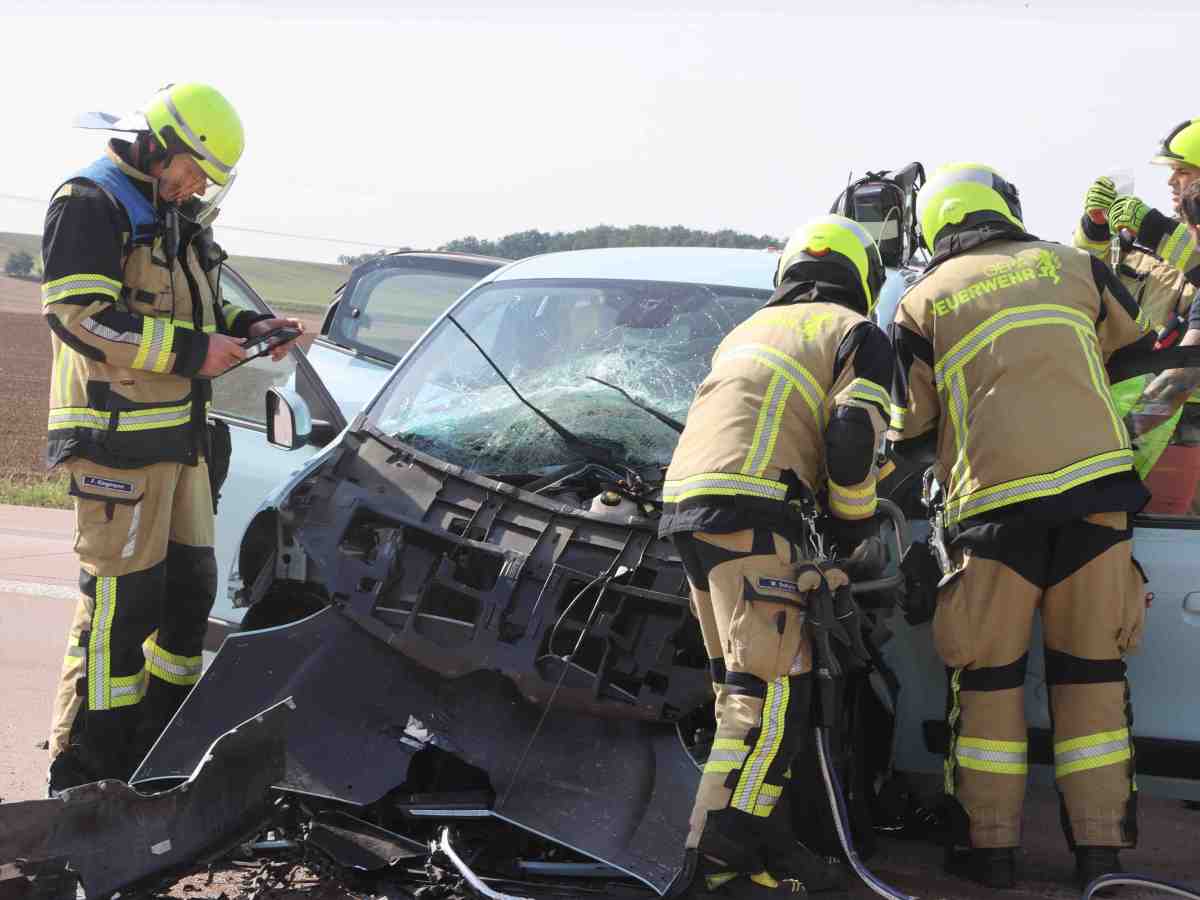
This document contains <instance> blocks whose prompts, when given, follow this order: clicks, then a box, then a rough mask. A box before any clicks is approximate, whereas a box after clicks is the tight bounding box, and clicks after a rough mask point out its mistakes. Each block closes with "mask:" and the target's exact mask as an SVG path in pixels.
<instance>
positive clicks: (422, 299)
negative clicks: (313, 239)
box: [308, 253, 506, 419]
mask: <svg viewBox="0 0 1200 900" xmlns="http://www.w3.org/2000/svg"><path fill="white" fill-rule="evenodd" d="M505 262H506V261H505V260H501V259H494V258H491V257H477V256H466V255H456V254H449V253H394V254H390V255H388V256H381V257H377V258H375V259H372V260H369V261H368V262H365V263H363V264H362V265H360V266H358V267H357V268H356V269H355V270H354V271H353V272H351V273H350V278H349V280H348V281H347V282H346V286H345V288H343V290H342V291H341V293H340V294H339V295H338V297H337V298H336V299H335V301H334V304H333V306H334V308H333V309H332V310H331V312H330V314H329V315H328V316H327V317H326V321H325V325H324V326H323V327H322V329H321V332H322V333H321V335H320V336H319V337H318V338H317V339H316V341H315V342H314V343H313V346H312V348H311V349H310V350H309V355H308V358H309V362H311V363H312V365H313V368H314V369H315V370H316V372H317V373H318V374H319V375H320V377H321V380H322V381H323V382H324V384H325V385H326V387H327V388H328V389H329V392H330V394H331V395H332V396H333V397H334V398H336V401H337V403H338V406H339V407H340V409H341V411H342V414H343V415H344V416H345V417H346V419H352V418H354V416H355V415H357V414H358V412H359V410H361V409H362V407H363V406H364V404H366V402H367V401H368V400H370V399H371V398H372V397H373V396H374V395H375V393H376V391H377V390H378V389H379V387H380V386H382V384H383V382H384V381H385V380H386V378H387V375H388V373H389V372H390V371H391V369H392V367H393V366H394V365H395V364H396V363H397V362H399V361H400V358H401V357H402V356H404V354H405V353H406V352H407V351H408V348H409V347H411V346H412V344H413V343H414V342H415V341H416V339H417V338H419V337H420V336H421V335H422V334H423V333H424V332H425V329H426V328H428V327H429V326H430V325H431V324H432V323H433V321H434V320H435V319H436V318H437V317H438V316H439V315H441V313H442V312H443V311H445V310H446V309H447V308H449V306H450V304H452V303H453V302H454V301H455V300H457V299H458V298H459V297H461V296H462V295H463V294H465V293H466V292H467V290H468V289H469V288H471V287H472V286H473V285H474V284H475V283H476V282H477V281H479V279H481V278H483V277H484V276H485V275H488V274H489V273H491V272H493V271H495V270H496V269H498V268H499V267H500V266H502V265H504V263H505Z"/></svg>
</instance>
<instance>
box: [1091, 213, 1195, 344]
mask: <svg viewBox="0 0 1200 900" xmlns="http://www.w3.org/2000/svg"><path fill="white" fill-rule="evenodd" d="M1073 243H1074V244H1075V246H1076V247H1078V248H1079V249H1080V250H1086V251H1087V252H1088V253H1090V254H1091V255H1092V256H1094V257H1096V258H1097V259H1099V260H1100V261H1101V262H1104V263H1107V262H1108V261H1109V259H1110V257H1109V253H1110V249H1109V234H1108V226H1107V225H1097V224H1096V223H1095V222H1093V221H1092V220H1091V219H1090V218H1089V217H1087V216H1084V217H1083V218H1082V219H1081V220H1080V222H1079V224H1078V225H1077V226H1076V228H1075V237H1074V240H1073ZM1159 243H1160V244H1161V243H1162V241H1160V242H1159ZM1195 262H1196V264H1198V265H1200V256H1197V258H1196V260H1195ZM1185 263H1186V259H1185ZM1116 273H1117V277H1118V278H1120V279H1121V284H1123V285H1124V286H1125V288H1126V289H1127V290H1128V291H1129V293H1130V294H1132V295H1133V298H1134V300H1136V301H1137V303H1138V306H1139V307H1140V308H1141V310H1142V313H1143V315H1144V317H1145V321H1146V322H1148V323H1149V324H1150V326H1151V327H1152V328H1161V327H1162V326H1164V325H1166V324H1167V323H1169V322H1170V321H1171V320H1172V319H1174V317H1175V316H1179V317H1180V318H1182V319H1184V320H1187V319H1188V318H1189V313H1190V311H1191V308H1192V302H1193V300H1194V299H1195V297H1196V287H1197V282H1193V281H1189V280H1188V275H1186V274H1184V271H1183V270H1181V269H1179V268H1177V267H1176V266H1173V265H1170V264H1169V263H1167V262H1165V261H1164V260H1163V259H1160V258H1158V257H1156V256H1154V255H1153V254H1150V253H1146V252H1144V251H1141V250H1127V251H1125V252H1124V253H1122V254H1121V258H1120V260H1119V261H1118V263H1117V266H1116ZM1197 275H1200V270H1198V272H1197ZM1198 281H1200V278H1198ZM1192 327H1200V326H1197V325H1194V326H1192Z"/></svg>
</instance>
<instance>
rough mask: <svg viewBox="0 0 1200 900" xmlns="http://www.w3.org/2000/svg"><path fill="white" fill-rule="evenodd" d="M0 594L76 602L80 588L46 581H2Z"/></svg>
mask: <svg viewBox="0 0 1200 900" xmlns="http://www.w3.org/2000/svg"><path fill="white" fill-rule="evenodd" d="M0 594H27V595H29V596H31V597H52V598H54V599H55V600H75V599H77V598H78V597H79V588H73V587H67V586H66V585H62V584H49V583H47V582H44V581H4V580H2V579H0Z"/></svg>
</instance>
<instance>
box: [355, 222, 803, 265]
mask: <svg viewBox="0 0 1200 900" xmlns="http://www.w3.org/2000/svg"><path fill="white" fill-rule="evenodd" d="M782 246H783V240H782V239H780V238H778V237H775V236H774V235H769V234H763V235H753V234H746V233H744V232H740V231H734V230H733V229H732V228H724V229H721V230H720V231H702V230H698V229H695V228H685V227H684V226H682V225H671V226H662V225H630V226H628V227H624V228H618V227H615V226H612V225H595V226H593V227H591V228H581V229H579V230H577V231H554V232H549V231H538V230H537V229H530V230H529V231H518V232H514V233H513V234H506V235H505V236H504V237H502V238H499V239H498V240H494V241H493V240H487V239H482V240H481V239H480V238H477V237H476V236H475V235H468V236H467V237H462V238H457V239H455V240H453V241H449V242H447V243H445V244H442V246H440V247H438V248H437V249H438V250H442V251H448V252H453V253H476V254H479V255H480V256H499V257H501V258H502V259H523V258H524V257H526V256H536V255H537V254H539V253H556V252H558V251H562V250H591V249H594V248H597V247H736V248H741V249H749V250H762V249H765V248H767V247H782ZM399 249H401V250H409V249H411V248H409V247H402V248H399ZM390 252H394V251H390V250H378V251H376V252H374V253H363V254H360V255H358V256H339V257H338V262H339V263H341V264H342V265H346V266H356V265H358V264H359V263H363V262H366V261H367V260H369V259H371V258H373V257H376V256H383V255H384V254H386V253H390Z"/></svg>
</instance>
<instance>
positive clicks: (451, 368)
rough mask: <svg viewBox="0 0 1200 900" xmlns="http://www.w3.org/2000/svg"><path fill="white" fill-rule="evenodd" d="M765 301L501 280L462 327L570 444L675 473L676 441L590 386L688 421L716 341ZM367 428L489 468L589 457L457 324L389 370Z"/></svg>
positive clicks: (679, 290)
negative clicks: (665, 467)
mask: <svg viewBox="0 0 1200 900" xmlns="http://www.w3.org/2000/svg"><path fill="white" fill-rule="evenodd" d="M769 296H770V292H769V291H764V290H752V289H747V288H731V287H723V286H717V285H704V284H680V283H678V282H655V281H623V280H622V281H597V280H587V279H562V280H559V279H539V280H527V281H502V282H498V283H492V284H488V285H484V286H483V287H481V288H480V289H478V290H477V291H475V292H473V293H472V294H470V295H469V296H468V297H467V298H466V300H465V301H464V302H463V304H462V305H461V306H460V307H459V308H458V309H457V310H455V313H454V318H455V319H456V320H457V321H458V322H459V323H460V324H461V325H462V327H463V328H465V329H466V331H468V332H469V333H470V335H471V337H473V338H474V339H475V340H476V341H477V342H478V343H479V345H480V346H481V347H482V348H483V349H484V350H485V351H486V352H487V354H488V356H490V357H491V358H492V360H493V361H494V362H495V363H496V365H497V366H498V367H499V369H500V371H501V372H503V373H504V375H505V377H507V378H508V379H509V380H510V381H511V382H512V383H513V385H514V386H515V387H516V388H517V390H519V391H520V392H521V393H522V394H523V395H524V396H525V398H526V399H527V400H528V401H529V402H530V403H532V404H533V405H534V406H536V407H537V408H538V409H540V410H541V411H543V412H544V413H546V414H547V415H549V416H550V417H552V418H553V419H555V420H556V421H558V422H559V423H561V424H562V425H563V426H564V427H565V428H566V429H568V430H569V431H570V432H572V433H573V434H574V435H576V436H577V437H579V438H581V439H583V440H585V441H587V442H589V443H591V444H593V445H596V446H598V447H602V448H605V449H606V450H608V451H610V452H611V453H612V454H613V457H614V458H615V459H616V460H619V461H621V462H624V463H626V464H628V465H631V466H650V465H656V464H659V465H666V464H667V463H668V462H669V461H670V458H671V454H672V452H673V451H674V449H675V442H676V440H677V439H678V437H679V435H678V434H676V433H675V431H674V430H672V429H671V428H670V427H669V426H667V425H665V424H664V423H663V422H661V421H659V420H658V419H656V418H655V417H654V416H652V415H651V414H649V413H647V412H646V410H644V409H639V408H638V407H637V406H636V405H635V404H633V403H630V402H629V400H628V399H626V398H625V397H623V396H621V394H620V393H619V392H617V391H614V390H613V389H612V388H610V387H608V386H605V385H603V384H600V383H598V382H596V381H593V380H591V377H594V378H599V379H602V380H603V381H606V382H609V383H610V384H612V385H616V386H619V387H621V388H623V389H624V390H625V391H627V392H628V393H629V394H630V395H632V396H633V397H634V398H636V399H637V400H639V401H641V402H642V403H644V404H647V405H649V406H652V407H654V408H655V409H656V410H658V411H660V412H662V413H665V414H667V415H668V416H670V417H673V418H675V419H678V420H680V421H683V420H684V419H685V418H686V416H687V411H688V407H689V406H690V405H691V402H692V396H693V394H694V393H695V391H696V388H697V387H698V386H699V384H700V382H701V380H702V379H703V378H704V376H705V375H707V374H708V370H709V367H710V364H711V361H712V355H713V352H714V351H715V350H716V348H717V344H719V343H720V341H721V339H722V338H723V337H724V336H725V335H726V334H727V333H728V332H729V331H730V330H731V329H732V328H733V327H734V326H735V325H737V324H738V323H739V322H741V321H742V320H743V319H745V318H746V317H748V316H749V315H750V314H751V313H752V312H754V311H755V310H756V309H758V308H759V307H760V306H762V304H763V303H764V302H765V301H766V299H767V298H768V297H769ZM589 376H590V377H589ZM370 418H371V424H372V425H374V426H375V427H376V428H377V429H379V430H380V431H382V432H384V433H386V434H390V435H395V436H396V437H397V438H398V439H399V440H402V441H404V442H405V443H408V444H411V445H412V446H414V447H417V448H418V449H420V450H423V451H425V452H426V453H430V454H432V455H434V456H437V457H439V458H441V459H444V460H446V461H448V462H452V463H455V464H457V465H460V466H463V467H465V468H468V469H472V470H475V471H479V472H485V473H490V474H501V473H535V472H541V471H543V470H546V469H548V468H551V467H555V466H559V465H562V464H564V463H568V462H573V461H576V460H578V459H579V450H578V448H573V447H571V446H570V445H569V444H568V443H567V442H566V441H564V440H563V439H562V438H561V437H560V436H559V435H557V434H555V432H554V431H553V430H552V429H551V428H550V427H549V426H548V425H547V424H546V423H545V422H544V421H542V420H541V419H540V418H539V417H538V416H537V415H536V414H535V413H534V412H532V411H531V410H530V409H529V408H528V407H526V406H524V405H523V404H522V403H521V401H520V400H518V399H517V397H516V395H515V394H514V393H513V391H512V390H511V389H510V388H509V387H508V386H507V385H506V384H504V382H503V380H502V379H501V378H500V377H499V376H498V375H497V374H496V372H495V371H494V370H493V369H492V367H491V366H490V365H488V363H487V361H486V360H485V359H484V357H483V355H482V354H481V353H480V352H479V350H478V349H477V348H476V347H474V346H473V345H472V344H471V342H470V341H468V340H467V338H466V337H465V336H464V335H463V333H462V331H460V330H459V329H458V328H456V327H455V326H454V323H453V322H450V321H448V320H442V321H441V322H439V323H438V325H437V326H435V328H434V330H433V332H432V333H431V334H430V335H429V336H428V338H426V340H424V341H423V342H422V343H421V345H420V346H419V347H418V348H417V349H416V350H415V351H414V353H413V354H412V355H411V356H410V357H409V358H408V359H407V360H406V361H405V363H404V365H403V366H401V367H400V369H398V370H397V371H396V372H395V373H394V374H393V376H392V379H391V381H390V382H389V384H388V386H387V388H386V389H385V391H384V393H383V394H382V395H381V396H380V398H379V399H378V400H377V401H376V403H375V404H374V405H373V406H372V409H371V414H370Z"/></svg>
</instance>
